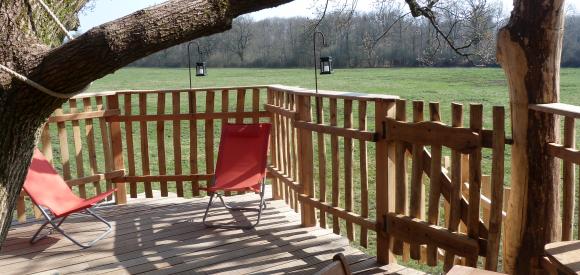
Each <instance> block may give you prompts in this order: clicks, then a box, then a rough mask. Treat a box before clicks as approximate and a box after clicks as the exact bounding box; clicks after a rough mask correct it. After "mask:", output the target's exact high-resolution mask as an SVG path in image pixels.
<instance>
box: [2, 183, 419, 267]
mask: <svg viewBox="0 0 580 275" xmlns="http://www.w3.org/2000/svg"><path fill="white" fill-rule="evenodd" d="M269 193H271V192H266V194H269ZM256 198H257V196H256V195H253V194H247V195H240V196H235V197H228V198H227V199H228V201H230V202H233V204H237V205H244V206H247V205H249V204H253V203H254V202H256V201H257V200H256ZM207 200H208V199H207V198H194V199H184V198H176V197H169V198H156V199H142V198H138V199H132V200H130V201H129V203H128V204H127V205H121V206H105V207H101V208H99V209H98V212H100V213H101V214H102V215H103V217H105V219H107V220H109V221H111V223H112V225H113V232H112V233H111V234H109V235H108V236H107V238H105V239H103V240H101V241H100V242H98V243H97V244H96V245H94V246H93V247H91V248H89V249H84V250H82V249H79V247H77V246H76V245H74V244H73V243H72V242H70V241H69V240H67V239H66V238H64V237H63V236H61V235H60V234H58V233H54V234H53V235H51V236H50V237H48V238H46V239H44V240H42V241H40V242H39V243H37V244H35V245H30V244H29V242H28V239H29V238H30V236H31V235H32V234H33V233H34V231H35V230H36V229H37V228H38V226H39V224H38V223H27V224H22V225H16V226H13V228H12V229H11V230H10V232H9V234H8V238H7V239H6V242H5V244H4V246H3V247H2V251H1V253H0V270H2V272H1V273H2V274H31V273H44V274H69V273H75V272H78V273H86V274H103V273H112V274H136V273H147V274H174V273H189V274H191V273H211V274H216V273H229V274H247V273H254V274H255V273H258V274H272V273H293V274H300V273H303V274H312V273H314V272H316V271H317V270H319V269H321V268H323V267H324V266H325V265H327V264H328V263H330V261H331V259H332V256H333V255H334V254H336V253H339V252H341V253H343V254H345V256H346V258H347V260H348V262H349V263H350V265H351V268H352V269H353V271H365V272H363V273H366V274H372V273H384V274H420V273H418V272H416V271H414V270H411V269H407V268H404V267H401V266H397V265H390V266H387V267H382V268H379V267H378V265H377V263H376V259H375V258H374V257H371V256H368V255H366V254H364V253H362V252H361V251H359V250H357V249H354V248H352V247H350V246H349V244H348V240H346V239H345V238H343V237H340V236H337V235H334V234H333V233H332V232H331V231H329V230H326V229H321V228H318V227H314V228H301V227H300V216H299V214H296V213H294V212H293V211H292V210H291V209H290V208H288V207H287V206H286V205H285V204H284V202H283V201H272V200H268V208H267V209H266V210H265V212H264V214H263V217H262V221H261V222H260V225H258V226H257V227H256V228H255V229H250V230H237V229H236V230H232V229H229V230H228V229H210V228H206V227H205V226H204V225H203V224H202V220H201V219H202V217H203V213H204V210H205V206H206V204H207ZM222 209H223V208H222ZM222 209H219V210H218V208H216V209H215V211H214V212H213V213H214V215H213V216H212V217H211V221H216V222H228V221H229V220H231V219H232V217H234V218H235V219H236V220H237V221H238V222H247V221H248V220H253V218H255V213H243V214H241V213H240V214H238V213H236V214H232V213H229V212H227V211H225V210H222ZM232 215H234V216H232ZM64 228H65V230H67V231H68V232H71V233H72V234H73V236H75V237H76V238H78V239H80V240H81V241H86V240H90V239H91V238H94V237H95V236H96V235H98V234H99V233H100V230H101V229H102V228H101V225H99V224H97V223H93V222H88V221H87V220H86V218H85V217H82V216H76V217H74V218H70V220H69V221H68V224H67V225H66V226H64Z"/></svg>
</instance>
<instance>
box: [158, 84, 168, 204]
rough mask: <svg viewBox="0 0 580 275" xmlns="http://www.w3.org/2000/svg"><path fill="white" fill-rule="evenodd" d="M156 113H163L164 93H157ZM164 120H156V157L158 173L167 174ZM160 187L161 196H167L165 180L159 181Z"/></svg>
mask: <svg viewBox="0 0 580 275" xmlns="http://www.w3.org/2000/svg"><path fill="white" fill-rule="evenodd" d="M157 114H158V115H163V114H165V93H158V94H157ZM165 152H166V150H165V121H164V120H160V121H157V159H158V167H159V175H167V163H166V161H165ZM159 186H160V189H161V196H162V197H167V196H168V195H169V189H168V188H167V181H166V180H162V181H159Z"/></svg>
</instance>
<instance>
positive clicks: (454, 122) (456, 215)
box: [443, 103, 463, 271]
mask: <svg viewBox="0 0 580 275" xmlns="http://www.w3.org/2000/svg"><path fill="white" fill-rule="evenodd" d="M451 126H452V127H461V126H463V105H461V104H457V103H453V104H451ZM462 166H463V165H462V161H461V152H459V151H456V150H452V151H451V192H450V196H449V197H450V198H449V210H450V211H449V212H450V213H449V226H448V229H449V230H450V231H453V232H455V231H458V229H459V223H460V221H461V186H462V185H463V183H462V175H461V173H462V171H463V169H462ZM454 262H455V255H453V254H452V253H450V252H448V251H446V252H445V262H444V265H443V270H445V271H449V270H450V269H451V267H452V266H453V263H454Z"/></svg>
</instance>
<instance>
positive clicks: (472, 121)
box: [467, 104, 483, 267]
mask: <svg viewBox="0 0 580 275" xmlns="http://www.w3.org/2000/svg"><path fill="white" fill-rule="evenodd" d="M469 114H470V118H469V127H470V128H471V129H472V130H473V131H476V132H477V131H479V130H481V129H482V128H483V106H482V105H480V104H470V110H469ZM480 195H481V149H479V150H475V151H473V152H472V153H470V154H469V212H468V220H467V235H468V236H469V237H470V238H472V239H478V238H479V215H480V214H479V213H480V207H479V201H480ZM467 265H469V266H472V267H475V266H476V265H477V257H468V258H467Z"/></svg>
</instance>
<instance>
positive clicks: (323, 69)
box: [320, 56, 332, 74]
mask: <svg viewBox="0 0 580 275" xmlns="http://www.w3.org/2000/svg"><path fill="white" fill-rule="evenodd" d="M331 73H332V57H330V56H326V57H321V58H320V74H331Z"/></svg>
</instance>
